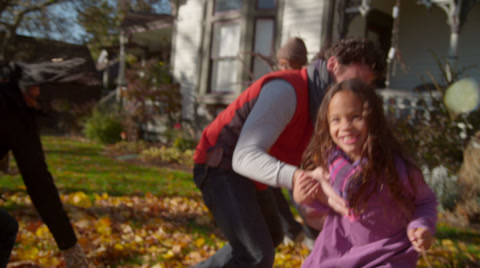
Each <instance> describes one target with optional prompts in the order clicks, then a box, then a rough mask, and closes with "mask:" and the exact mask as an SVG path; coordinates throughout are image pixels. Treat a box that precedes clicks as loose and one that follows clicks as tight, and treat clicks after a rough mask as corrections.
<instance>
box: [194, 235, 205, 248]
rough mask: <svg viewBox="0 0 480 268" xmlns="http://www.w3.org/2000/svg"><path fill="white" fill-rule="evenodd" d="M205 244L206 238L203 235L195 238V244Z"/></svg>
mask: <svg viewBox="0 0 480 268" xmlns="http://www.w3.org/2000/svg"><path fill="white" fill-rule="evenodd" d="M204 244H205V238H203V237H200V238H198V239H197V240H195V245H196V246H197V247H201V246H203V245H204Z"/></svg>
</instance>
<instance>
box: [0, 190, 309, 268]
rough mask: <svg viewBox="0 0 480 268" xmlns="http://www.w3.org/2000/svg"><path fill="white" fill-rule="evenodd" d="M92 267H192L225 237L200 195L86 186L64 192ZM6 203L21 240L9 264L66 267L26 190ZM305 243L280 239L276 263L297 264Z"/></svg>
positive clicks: (302, 254)
mask: <svg viewBox="0 0 480 268" xmlns="http://www.w3.org/2000/svg"><path fill="white" fill-rule="evenodd" d="M61 197H62V201H63V202H64V204H65V207H66V209H67V211H68V214H69V216H70V217H71V220H72V224H73V226H74V228H75V231H76V232H77V235H78V242H79V243H80V244H81V245H82V247H83V248H84V250H85V252H86V254H87V257H88V259H89V261H90V263H91V264H92V266H93V267H142V268H148V267H189V266H192V265H194V264H196V263H198V262H200V261H202V260H204V259H206V258H208V257H209V256H211V255H212V254H213V253H215V252H216V251H217V250H218V249H219V248H221V247H222V246H223V245H224V243H225V240H224V239H223V237H222V236H221V233H220V231H219V230H218V229H217V228H215V226H214V223H213V221H212V219H211V217H210V215H209V214H208V212H207V209H206V207H205V206H204V205H203V201H201V197H200V196H194V197H191V198H187V197H175V196H172V197H158V196H154V195H152V194H149V193H147V194H146V195H145V196H109V195H108V194H106V193H103V194H95V195H94V196H93V198H92V197H89V196H88V195H86V194H85V193H83V192H76V193H71V194H68V195H62V196H61ZM5 200H7V201H5V202H4V204H2V205H4V206H16V207H22V209H17V210H14V211H12V212H11V213H12V215H14V217H15V218H16V219H17V220H18V221H19V225H20V230H19V233H18V235H17V244H16V246H15V248H14V250H13V252H12V256H11V262H10V265H9V267H10V268H13V267H64V265H65V264H64V261H63V258H62V257H61V253H60V252H59V250H58V249H57V247H56V245H55V242H54V240H53V237H52V236H51V234H50V232H49V231H48V228H47V227H46V226H45V225H44V224H43V223H42V222H41V221H40V219H39V218H38V217H37V216H36V212H35V210H34V209H33V207H31V202H30V201H29V198H28V196H27V195H26V194H25V193H12V194H7V196H5ZM308 253H309V252H308V249H307V248H306V247H304V246H302V245H296V246H293V245H290V246H285V245H281V246H280V247H279V248H278V253H277V255H276V258H275V263H276V265H277V267H299V266H300V264H301V263H302V262H303V260H304V259H305V257H306V256H307V255H308Z"/></svg>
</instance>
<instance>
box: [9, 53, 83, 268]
mask: <svg viewBox="0 0 480 268" xmlns="http://www.w3.org/2000/svg"><path fill="white" fill-rule="evenodd" d="M83 62H84V60H82V59H72V60H69V61H65V62H63V63H53V62H46V63H43V64H30V65H29V64H25V63H20V62H17V63H8V64H2V66H1V70H0V75H1V77H0V158H2V157H3V156H4V155H5V154H7V152H8V151H10V150H11V151H12V153H13V156H14V157H15V160H16V162H17V165H18V169H19V171H20V173H21V175H22V179H23V181H24V183H25V186H26V189H27V192H28V194H29V196H30V199H31V200H32V203H33V205H34V206H35V208H36V210H37V211H38V213H39V215H40V217H41V218H42V220H43V222H44V223H45V224H46V225H47V227H48V229H49V230H50V232H51V233H52V235H53V237H54V239H55V242H56V243H57V245H58V248H59V249H60V250H61V251H62V253H63V256H64V259H65V262H66V266H67V267H69V268H70V267H72V268H73V267H75V268H83V267H88V264H87V261H86V257H85V254H84V253H83V250H82V248H81V246H80V245H79V244H78V243H77V237H76V235H75V233H74V230H73V227H72V225H71V223H70V220H69V217H68V215H67V213H66V212H65V209H64V207H63V204H62V202H61V200H60V196H59V193H58V190H57V188H56V186H55V183H54V181H53V178H52V175H51V174H50V172H49V171H48V168H47V164H46V162H45V155H44V152H43V149H42V143H41V141H40V134H39V130H38V126H37V122H36V120H35V111H36V109H37V107H38V105H37V102H36V97H37V96H38V95H39V93H40V92H39V87H38V85H39V84H42V83H46V82H52V81H59V80H61V79H64V78H65V77H66V75H67V74H68V73H70V71H71V70H72V69H73V68H75V67H78V66H79V65H82V64H83ZM17 230H18V225H17V223H16V221H15V219H14V218H13V217H11V216H10V215H9V214H8V213H6V212H5V211H0V265H2V267H5V266H6V264H7V263H8V259H9V257H10V254H11V250H12V248H13V245H14V242H15V236H16V233H17Z"/></svg>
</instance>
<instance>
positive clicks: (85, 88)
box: [5, 36, 101, 128]
mask: <svg viewBox="0 0 480 268" xmlns="http://www.w3.org/2000/svg"><path fill="white" fill-rule="evenodd" d="M72 58H82V59H84V60H85V61H86V62H85V64H83V65H82V66H83V69H81V70H80V71H82V74H83V75H82V76H81V77H78V74H77V73H72V74H71V75H72V76H75V77H76V79H75V80H74V81H70V82H58V83H47V84H42V85H41V86H40V96H39V97H38V100H39V103H40V105H41V108H42V110H43V111H44V112H46V114H47V117H40V118H39V119H40V121H39V122H40V124H41V126H42V127H48V128H56V125H57V123H58V118H57V116H58V113H56V112H55V111H54V110H55V109H54V107H53V106H55V102H57V103H60V102H63V103H64V104H67V105H73V104H77V105H82V104H84V103H86V102H89V101H92V100H98V99H99V98H100V96H101V82H100V79H99V73H98V72H97V71H96V69H95V63H94V62H93V60H92V57H91V55H90V50H89V49H88V48H87V46H86V45H76V44H70V43H65V42H61V41H55V40H47V39H40V38H33V37H28V36H17V37H16V39H15V49H13V48H10V49H8V50H7V53H6V59H5V60H6V61H11V60H14V61H23V62H26V63H39V62H46V61H47V62H50V61H62V60H67V59H72ZM75 71H79V69H76V70H75Z"/></svg>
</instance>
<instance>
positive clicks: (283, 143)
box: [193, 68, 313, 189]
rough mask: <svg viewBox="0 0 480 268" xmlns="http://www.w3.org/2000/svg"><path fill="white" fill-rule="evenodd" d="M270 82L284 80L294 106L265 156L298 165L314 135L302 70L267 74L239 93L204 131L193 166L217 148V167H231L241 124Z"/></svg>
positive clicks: (305, 82)
mask: <svg viewBox="0 0 480 268" xmlns="http://www.w3.org/2000/svg"><path fill="white" fill-rule="evenodd" d="M272 79H284V80H286V81H287V82H289V83H290V84H291V85H292V86H293V87H294V88H295V92H296V95H297V106H296V109H295V114H294V115H293V118H292V120H291V121H290V123H288V125H287V126H286V127H285V129H284V130H283V131H282V133H281V134H280V136H279V137H278V139H277V140H276V141H275V143H274V144H273V146H272V147H271V148H270V150H269V152H268V153H269V154H270V155H272V156H273V157H275V158H277V159H278V160H280V161H283V162H285V163H288V164H291V165H295V166H298V165H300V162H301V158H302V154H303V151H304V150H305V148H306V147H307V144H308V142H309V140H310V137H311V135H312V132H313V124H312V122H311V120H310V114H309V107H308V78H307V72H306V69H305V68H303V69H302V70H288V71H279V72H274V73H270V74H267V75H265V76H263V77H262V78H260V79H258V80H257V81H256V82H255V83H253V84H252V85H251V86H250V87H249V88H248V89H246V90H245V91H244V92H243V93H242V94H240V96H239V97H238V98H237V99H236V100H235V101H233V102H232V103H231V104H230V105H229V106H228V107H227V108H226V109H225V110H224V111H222V112H221V113H220V114H219V115H218V116H217V118H216V119H215V120H214V121H213V122H212V123H210V124H209V125H208V126H207V127H206V128H205V130H204V131H203V134H202V137H201V139H200V142H199V144H198V145H197V148H196V150H195V154H194V156H193V159H194V162H195V163H197V164H204V163H206V160H207V159H206V158H207V153H208V152H209V151H213V150H215V149H216V148H219V147H220V148H222V157H221V162H220V163H219V164H218V167H219V168H225V169H229V168H231V166H232V155H233V151H234V149H235V145H236V143H237V140H238V137H239V135H240V131H241V130H242V127H243V124H244V123H245V120H246V119H247V117H248V115H249V114H250V112H251V110H252V109H253V106H254V105H255V103H256V101H257V99H258V96H259V94H260V90H261V89H262V86H263V85H264V84H265V83H266V82H268V81H270V80H272ZM279 105H281V103H279ZM272 120H275V118H272ZM256 184H257V189H265V188H267V186H266V185H263V184H260V183H256Z"/></svg>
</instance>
